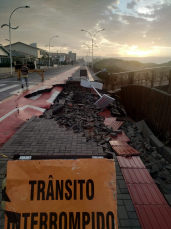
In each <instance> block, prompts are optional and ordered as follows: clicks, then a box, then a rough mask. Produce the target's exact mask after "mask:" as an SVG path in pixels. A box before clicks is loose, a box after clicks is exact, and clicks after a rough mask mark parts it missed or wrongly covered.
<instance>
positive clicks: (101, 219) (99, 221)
mask: <svg viewBox="0 0 171 229" xmlns="http://www.w3.org/2000/svg"><path fill="white" fill-rule="evenodd" d="M104 220H105V219H104V214H103V212H97V229H101V228H105V222H104Z"/></svg>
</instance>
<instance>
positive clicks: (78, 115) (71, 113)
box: [42, 82, 123, 151]
mask: <svg viewBox="0 0 171 229" xmlns="http://www.w3.org/2000/svg"><path fill="white" fill-rule="evenodd" d="M98 99H99V96H98V95H97V94H92V93H91V89H89V88H84V87H81V86H80V85H79V82H78V83H76V82H75V83H73V82H72V83H70V84H69V85H66V86H65V87H64V88H63V90H62V92H61V93H60V94H59V95H58V97H57V98H56V99H55V101H54V104H52V105H51V107H50V109H49V110H46V111H45V113H44V115H43V116H42V117H45V118H48V119H54V120H55V121H56V122H57V124H59V126H60V127H65V128H67V129H68V130H73V132H74V133H83V136H85V137H86V139H87V141H93V142H96V143H97V145H101V146H102V147H103V149H104V151H105V150H111V151H112V149H111V147H110V144H108V142H109V141H110V140H111V139H113V137H117V134H120V133H122V132H121V131H118V130H117V129H118V128H116V129H114V128H112V127H111V126H109V125H108V124H107V123H105V118H104V117H103V116H101V115H100V113H101V112H104V111H105V110H106V109H102V108H100V107H98V106H96V105H94V103H95V102H96V101H97V100H98ZM108 108H109V109H110V111H111V113H112V114H113V115H115V116H116V115H117V114H118V115H119V116H120V115H121V114H120V113H119V111H118V110H119V109H122V108H121V103H120V101H118V100H117V101H115V100H114V102H113V103H112V104H110V105H109V107H108ZM115 120H116V119H115ZM122 123H123V122H122ZM122 123H121V122H118V124H119V126H120V125H122Z"/></svg>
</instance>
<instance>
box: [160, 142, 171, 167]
mask: <svg viewBox="0 0 171 229" xmlns="http://www.w3.org/2000/svg"><path fill="white" fill-rule="evenodd" d="M162 156H163V157H164V159H165V160H167V161H168V162H169V163H171V149H170V148H169V147H167V146H165V147H163V150H162Z"/></svg>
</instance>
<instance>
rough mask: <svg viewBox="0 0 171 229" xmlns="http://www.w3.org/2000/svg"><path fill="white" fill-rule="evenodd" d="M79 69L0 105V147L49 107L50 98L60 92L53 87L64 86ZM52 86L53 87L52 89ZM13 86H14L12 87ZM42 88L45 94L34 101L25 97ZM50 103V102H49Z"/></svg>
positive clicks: (59, 88)
mask: <svg viewBox="0 0 171 229" xmlns="http://www.w3.org/2000/svg"><path fill="white" fill-rule="evenodd" d="M78 68H79V67H75V68H72V69H70V70H68V71H66V72H64V73H61V74H60V75H58V76H56V77H53V78H51V79H49V80H47V81H45V82H43V83H40V84H38V85H37V86H35V87H33V88H30V89H29V90H28V91H24V92H22V93H21V94H19V95H14V96H12V97H10V98H9V99H7V100H5V101H3V102H1V104H0V129H1V132H0V147H1V146H2V145H3V144H4V143H5V142H6V141H7V140H8V139H10V138H11V137H12V135H13V134H14V133H15V132H16V131H17V130H18V129H19V128H20V127H21V126H22V125H23V123H24V122H25V121H26V120H28V119H29V118H31V117H32V116H33V115H37V116H39V115H41V114H42V113H43V112H44V111H45V109H47V108H49V107H50V104H51V100H49V99H50V98H51V96H52V95H53V94H54V93H55V92H56V91H58V92H60V91H61V90H62V87H55V85H56V84H65V82H66V80H67V79H68V77H70V76H72V74H73V73H74V72H75V71H76V70H77V69H78ZM53 85H54V87H53ZM13 86H14V85H13ZM42 88H43V89H44V90H45V89H47V90H46V92H45V93H43V94H41V95H38V96H37V97H36V98H34V99H28V98H26V97H25V96H27V95H28V94H31V93H35V91H36V93H37V91H39V90H41V91H42ZM49 101H50V102H49Z"/></svg>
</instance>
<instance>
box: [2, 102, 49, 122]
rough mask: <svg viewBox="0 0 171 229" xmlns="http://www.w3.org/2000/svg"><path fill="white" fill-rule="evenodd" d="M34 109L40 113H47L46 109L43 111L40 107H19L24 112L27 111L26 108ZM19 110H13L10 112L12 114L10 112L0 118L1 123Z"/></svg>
mask: <svg viewBox="0 0 171 229" xmlns="http://www.w3.org/2000/svg"><path fill="white" fill-rule="evenodd" d="M28 107H29V108H33V109H35V110H38V111H41V112H44V111H45V109H43V108H40V107H35V106H31V105H25V106H23V107H19V110H22V111H23V110H24V109H26V108H28ZM17 110H18V108H15V109H13V110H12V111H10V112H8V113H7V114H6V115H4V116H2V117H1V118H0V122H2V121H3V120H4V119H6V118H7V117H9V116H10V115H11V114H13V113H14V112H15V111H17Z"/></svg>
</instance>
